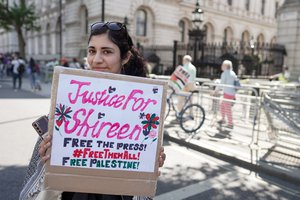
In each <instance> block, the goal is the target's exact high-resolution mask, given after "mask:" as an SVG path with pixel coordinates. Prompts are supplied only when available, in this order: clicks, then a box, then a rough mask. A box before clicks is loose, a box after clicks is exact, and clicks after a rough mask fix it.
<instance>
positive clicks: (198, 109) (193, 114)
mask: <svg viewBox="0 0 300 200" xmlns="http://www.w3.org/2000/svg"><path fill="white" fill-rule="evenodd" d="M198 92H199V91H191V92H184V93H176V92H175V90H173V89H172V91H171V93H170V95H169V96H168V97H167V104H166V111H165V119H166V118H167V117H168V116H169V114H170V111H171V109H172V110H174V111H175V117H176V120H178V121H179V125H180V127H181V128H182V130H184V131H185V132H186V133H192V132H196V131H197V130H199V129H200V128H201V126H202V125H203V123H204V120H205V111H204V109H203V107H202V106H200V105H199V104H195V103H192V97H193V95H194V94H196V93H198ZM177 96H183V97H185V101H184V104H183V106H182V108H181V109H180V110H179V109H178V108H177V106H176V105H175V102H176V99H175V98H176V97H177Z"/></svg>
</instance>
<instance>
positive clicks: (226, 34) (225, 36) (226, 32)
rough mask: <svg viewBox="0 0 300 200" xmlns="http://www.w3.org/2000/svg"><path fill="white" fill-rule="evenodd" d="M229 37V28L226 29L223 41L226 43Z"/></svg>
mask: <svg viewBox="0 0 300 200" xmlns="http://www.w3.org/2000/svg"><path fill="white" fill-rule="evenodd" d="M227 37H228V30H227V29H224V37H223V42H224V43H226V42H228V41H227Z"/></svg>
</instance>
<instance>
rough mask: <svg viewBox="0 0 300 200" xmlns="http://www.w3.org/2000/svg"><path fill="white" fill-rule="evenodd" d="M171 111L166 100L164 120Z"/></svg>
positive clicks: (168, 101) (168, 100) (169, 104)
mask: <svg viewBox="0 0 300 200" xmlns="http://www.w3.org/2000/svg"><path fill="white" fill-rule="evenodd" d="M170 110H171V103H170V99H167V102H166V108H165V119H166V118H167V117H168V116H169V114H170Z"/></svg>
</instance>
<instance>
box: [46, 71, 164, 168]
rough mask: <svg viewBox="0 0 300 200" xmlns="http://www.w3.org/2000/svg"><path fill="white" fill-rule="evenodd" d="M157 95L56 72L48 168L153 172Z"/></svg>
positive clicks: (145, 88)
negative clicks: (56, 81)
mask: <svg viewBox="0 0 300 200" xmlns="http://www.w3.org/2000/svg"><path fill="white" fill-rule="evenodd" d="M162 91H163V86H160V85H153V84H144V83H135V82H129V81H120V80H111V79H100V78H91V77H82V76H76V75H67V74H60V76H59V85H58V90H57V97H56V108H55V127H54V130H53V131H54V132H53V144H52V152H51V163H50V164H51V165H56V166H69V167H81V168H102V169H108V170H129V171H141V172H154V164H155V159H156V158H155V156H156V149H157V137H158V134H159V126H160V124H159V119H160V111H161V99H162Z"/></svg>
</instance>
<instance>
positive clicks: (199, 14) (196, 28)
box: [189, 0, 205, 61]
mask: <svg viewBox="0 0 300 200" xmlns="http://www.w3.org/2000/svg"><path fill="white" fill-rule="evenodd" d="M192 22H193V29H192V30H190V31H189V37H190V40H191V39H193V40H194V57H193V59H194V61H196V60H197V57H198V56H197V54H198V48H199V42H200V44H201V45H203V44H202V40H203V37H204V34H205V30H201V29H200V25H201V23H202V22H203V11H202V9H200V5H199V0H197V2H196V8H195V10H194V11H193V12H192ZM202 51H203V48H202ZM202 54H203V52H202Z"/></svg>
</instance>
